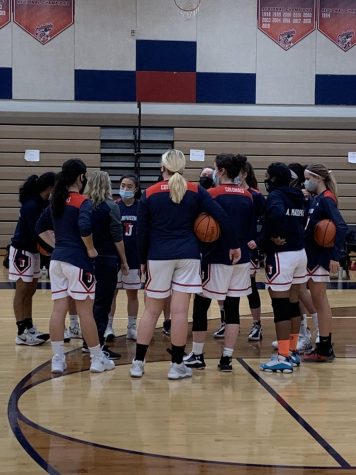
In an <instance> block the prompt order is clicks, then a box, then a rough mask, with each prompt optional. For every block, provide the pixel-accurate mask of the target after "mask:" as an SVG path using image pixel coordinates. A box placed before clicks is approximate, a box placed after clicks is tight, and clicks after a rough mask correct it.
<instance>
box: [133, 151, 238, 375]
mask: <svg viewBox="0 0 356 475" xmlns="http://www.w3.org/2000/svg"><path fill="white" fill-rule="evenodd" d="M184 168H185V156H184V154H183V153H182V152H181V151H179V150H169V151H167V152H166V153H165V154H163V155H162V161H161V171H162V174H163V178H164V181H162V182H159V183H156V184H155V185H153V186H151V187H149V188H148V189H147V190H146V191H145V192H144V193H143V195H142V198H141V200H140V203H139V207H138V225H137V228H138V229H137V236H138V245H139V254H140V259H141V271H142V272H143V273H146V272H147V276H148V279H147V284H146V303H145V310H144V313H143V316H142V318H141V320H140V324H139V327H138V335H137V345H136V356H135V358H134V359H133V361H132V366H131V369H130V374H131V376H132V377H136V378H140V377H142V375H143V373H144V359H145V355H146V352H147V348H148V345H149V344H150V341H151V338H152V335H153V332H154V329H155V326H156V323H157V319H158V317H159V315H160V313H161V312H162V310H163V307H164V303H165V298H167V297H169V296H170V295H171V294H172V299H171V318H172V328H171V341H172V350H171V354H172V364H171V367H170V369H169V372H168V378H169V379H182V378H189V377H191V375H192V370H191V369H190V368H187V367H186V366H185V365H184V363H183V355H184V348H185V344H186V340H187V332H188V309H189V301H190V297H191V294H192V293H199V292H201V290H202V287H201V277H200V246H199V243H198V240H197V238H196V236H195V234H194V232H193V223H194V220H195V219H196V217H197V216H198V215H199V213H200V212H202V211H206V212H207V213H208V214H210V215H212V216H213V217H214V218H215V219H217V220H218V221H219V223H220V224H221V225H222V228H223V231H225V232H227V233H228V232H229V230H230V225H229V222H228V219H227V215H226V214H225V213H224V211H223V210H222V209H221V208H220V207H219V205H218V204H217V203H214V201H213V200H212V199H211V198H210V196H209V194H208V192H207V191H206V190H204V188H202V187H201V186H200V185H198V184H194V183H189V182H187V181H186V180H185V179H184V178H183V175H182V174H183V171H184ZM230 255H231V259H233V260H234V259H236V258H238V251H237V250H236V249H231V250H230Z"/></svg>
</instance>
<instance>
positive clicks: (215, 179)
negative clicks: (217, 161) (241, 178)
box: [212, 170, 220, 186]
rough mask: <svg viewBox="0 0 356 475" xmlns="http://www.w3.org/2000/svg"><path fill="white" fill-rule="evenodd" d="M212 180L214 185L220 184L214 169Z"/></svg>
mask: <svg viewBox="0 0 356 475" xmlns="http://www.w3.org/2000/svg"><path fill="white" fill-rule="evenodd" d="M212 178H213V182H214V185H215V186H218V185H219V184H220V178H219V177H218V175H217V174H216V170H214V171H213V177H212Z"/></svg>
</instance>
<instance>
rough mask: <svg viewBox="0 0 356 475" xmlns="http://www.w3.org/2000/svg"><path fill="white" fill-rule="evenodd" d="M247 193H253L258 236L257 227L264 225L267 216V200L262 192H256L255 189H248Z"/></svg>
mask: <svg viewBox="0 0 356 475" xmlns="http://www.w3.org/2000/svg"><path fill="white" fill-rule="evenodd" d="M247 191H249V192H250V193H251V195H252V199H253V208H254V217H255V223H256V235H255V236H257V226H260V225H261V224H262V220H263V217H264V214H265V209H266V198H265V197H264V196H263V194H262V193H261V192H260V191H258V190H255V188H248V189H247Z"/></svg>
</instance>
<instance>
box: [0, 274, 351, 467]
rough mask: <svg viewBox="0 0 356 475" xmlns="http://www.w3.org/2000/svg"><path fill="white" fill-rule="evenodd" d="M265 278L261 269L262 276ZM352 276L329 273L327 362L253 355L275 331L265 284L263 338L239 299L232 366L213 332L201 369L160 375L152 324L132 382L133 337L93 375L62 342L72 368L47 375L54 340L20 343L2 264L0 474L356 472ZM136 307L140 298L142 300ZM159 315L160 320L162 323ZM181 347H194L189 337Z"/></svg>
mask: <svg viewBox="0 0 356 475" xmlns="http://www.w3.org/2000/svg"><path fill="white" fill-rule="evenodd" d="M258 280H259V281H262V277H260V278H258ZM355 280H356V275H355V273H353V279H351V281H346V282H339V283H337V282H333V283H332V287H334V289H331V290H329V296H330V300H331V302H332V306H333V313H334V317H335V319H334V335H335V337H334V340H335V352H336V355H337V359H336V361H335V362H334V363H330V364H329V363H327V364H319V365H318V364H309V365H308V364H304V365H302V366H301V367H300V368H299V369H297V370H296V371H295V372H294V374H292V375H282V374H266V373H262V372H261V371H259V364H260V362H261V361H263V360H264V359H266V358H269V356H270V354H271V341H272V339H273V337H274V331H273V320H272V317H271V314H270V310H271V309H270V305H269V299H268V296H267V295H266V291H265V290H262V291H261V296H262V302H263V304H262V310H263V320H262V321H263V329H264V339H263V341H262V342H261V343H255V344H251V343H248V342H247V334H248V330H249V327H250V322H251V321H250V317H249V316H248V315H249V313H248V307H247V299H242V305H241V307H242V312H241V313H242V315H243V317H242V322H241V334H240V336H239V340H238V348H237V351H236V353H235V355H234V369H233V373H232V374H222V373H220V372H218V371H217V362H218V358H219V356H220V352H221V348H222V341H216V340H214V339H213V338H212V332H213V331H214V330H215V329H216V327H217V326H218V323H219V319H218V308H217V306H216V304H214V305H213V307H212V309H211V311H210V321H209V338H208V342H207V345H206V351H205V355H206V359H207V361H206V362H207V368H206V370H204V371H195V372H194V374H193V378H192V379H189V380H183V381H168V379H167V370H168V364H169V355H168V353H167V352H166V348H167V347H169V338H168V337H166V336H164V335H163V334H162V332H161V328H157V330H156V333H155V336H154V341H153V342H152V345H151V347H150V349H149V352H148V355H147V364H146V373H145V375H144V377H143V378H142V379H140V380H132V379H131V378H130V377H129V376H128V370H129V365H130V362H131V360H132V357H133V355H134V351H135V344H134V343H132V342H127V341H126V339H125V337H124V336H120V337H118V338H116V340H115V342H114V345H113V347H114V348H115V349H116V350H119V351H120V352H121V353H122V358H121V359H120V360H119V363H118V367H117V368H116V369H115V370H114V371H111V372H108V373H105V374H90V373H89V371H88V367H89V358H88V356H87V355H83V354H82V353H81V350H80V341H79V340H72V342H71V343H69V344H67V345H66V347H67V349H68V351H69V355H68V357H67V361H68V363H69V364H68V370H67V372H66V374H65V375H64V376H61V377H52V375H51V373H50V357H51V347H50V344H49V343H46V344H44V345H43V346H40V347H32V348H31V347H22V346H16V345H15V343H14V339H15V333H16V330H15V324H14V317H13V314H12V298H13V292H14V291H13V290H12V289H11V288H10V286H9V285H8V283H7V275H6V272H5V270H4V271H3V272H2V274H1V273H0V281H1V282H0V296H1V297H0V299H1V300H0V302H1V312H0V323H1V333H2V339H1V346H0V354H1V359H0V374H1V379H0V407H1V410H0V441H1V443H0V461H1V463H0V473H4V474H15V473H16V474H21V475H22V474H26V475H27V474H30V475H33V474H41V473H43V472H44V471H47V472H49V473H52V474H83V473H86V474H99V475H101V474H129V473H137V474H149V475H156V474H162V475H164V474H169V475H176V474H177V475H178V474H179V475H181V474H182V473H185V472H186V473H189V474H192V475H196V474H223V475H230V474H238V475H242V474H258V475H265V474H288V475H301V474H322V475H330V474H339V473H340V474H343V473H345V474H346V473H347V474H356V452H355V443H356V338H355V337H356V293H355V288H356V282H355ZM46 286H47V285H46V282H41V283H40V287H43V288H40V289H39V290H38V291H37V293H36V295H35V299H34V319H35V322H36V324H37V325H38V327H39V328H40V329H43V330H44V329H46V328H47V327H48V317H49V315H50V312H51V306H52V305H51V301H50V292H49V290H47V289H46ZM125 306H126V299H125V296H124V294H123V293H119V298H118V309H117V315H119V316H120V318H117V319H116V322H115V327H116V328H117V329H118V330H117V332H118V333H119V334H120V335H123V334H124V331H125V325H126V322H125V318H124V316H125ZM141 309H142V305H141ZM161 325H162V319H160V321H159V326H161ZM187 349H188V350H189V349H190V345H189V344H188V347H187Z"/></svg>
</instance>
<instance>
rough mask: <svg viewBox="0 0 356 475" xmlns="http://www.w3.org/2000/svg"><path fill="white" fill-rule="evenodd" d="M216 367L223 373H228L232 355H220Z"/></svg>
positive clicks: (230, 368)
mask: <svg viewBox="0 0 356 475" xmlns="http://www.w3.org/2000/svg"><path fill="white" fill-rule="evenodd" d="M218 368H219V370H220V371H222V372H224V373H230V372H231V371H232V357H231V356H222V357H221V358H220V361H219V364H218Z"/></svg>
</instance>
